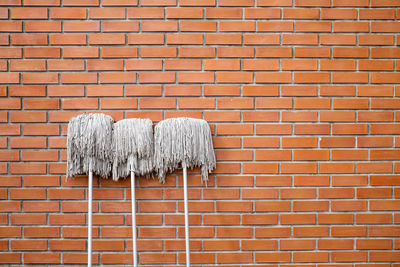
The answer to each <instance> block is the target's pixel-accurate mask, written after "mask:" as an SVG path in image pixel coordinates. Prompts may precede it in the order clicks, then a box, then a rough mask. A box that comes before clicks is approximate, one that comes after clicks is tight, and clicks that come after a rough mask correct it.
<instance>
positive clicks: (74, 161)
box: [67, 113, 114, 178]
mask: <svg viewBox="0 0 400 267" xmlns="http://www.w3.org/2000/svg"><path fill="white" fill-rule="evenodd" d="M113 124H114V120H113V118H112V117H111V116H108V115H105V114H101V113H100V114H98V113H90V114H86V113H85V114H81V115H79V116H77V117H75V118H72V119H71V120H70V122H69V124H68V137H67V154H68V160H67V178H68V177H72V176H75V175H79V174H89V171H90V170H89V166H92V171H93V173H94V174H97V175H99V176H101V177H104V178H106V177H108V176H109V175H110V172H111V161H112V130H113Z"/></svg>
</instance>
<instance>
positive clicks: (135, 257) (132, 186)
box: [131, 171, 137, 267]
mask: <svg viewBox="0 0 400 267" xmlns="http://www.w3.org/2000/svg"><path fill="white" fill-rule="evenodd" d="M135 200H136V198H135V174H134V173H133V171H131V205H132V252H133V266H134V267H137V248H136V201H135Z"/></svg>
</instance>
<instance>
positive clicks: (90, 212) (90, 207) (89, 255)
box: [87, 164, 93, 267]
mask: <svg viewBox="0 0 400 267" xmlns="http://www.w3.org/2000/svg"><path fill="white" fill-rule="evenodd" d="M92 190H93V172H92V164H90V166H89V186H88V244H87V246H88V267H91V266H92V213H93V212H92Z"/></svg>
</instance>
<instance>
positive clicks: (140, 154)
mask: <svg viewBox="0 0 400 267" xmlns="http://www.w3.org/2000/svg"><path fill="white" fill-rule="evenodd" d="M113 145H114V148H113V152H114V164H113V180H115V181H117V180H118V179H119V178H122V177H127V176H128V175H129V174H130V171H131V170H132V171H134V173H135V175H138V176H144V175H147V176H148V175H149V174H150V173H151V172H153V169H154V168H153V122H152V121H151V120H149V119H125V120H121V121H119V122H117V123H115V124H114V132H113Z"/></svg>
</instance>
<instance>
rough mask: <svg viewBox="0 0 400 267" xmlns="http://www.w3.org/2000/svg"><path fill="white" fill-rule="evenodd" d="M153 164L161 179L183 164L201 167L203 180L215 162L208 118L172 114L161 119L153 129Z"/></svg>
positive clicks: (162, 180) (190, 166) (205, 179)
mask: <svg viewBox="0 0 400 267" xmlns="http://www.w3.org/2000/svg"><path fill="white" fill-rule="evenodd" d="M154 146H155V149H154V150H155V152H154V164H155V168H156V171H157V173H158V178H159V180H160V182H162V183H164V182H165V176H166V173H167V172H168V171H174V170H175V169H178V168H179V167H180V166H186V167H188V168H194V167H200V168H201V177H202V180H203V181H207V180H208V173H210V172H211V171H212V170H213V169H214V168H215V165H216V160H215V153H214V148H213V143H212V136H211V130H210V127H209V125H208V123H207V122H206V121H205V120H201V119H193V118H173V119H167V120H163V121H161V122H159V123H158V124H157V125H156V127H155V133H154Z"/></svg>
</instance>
